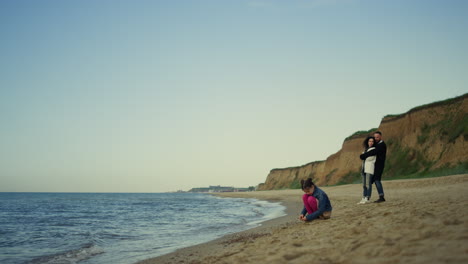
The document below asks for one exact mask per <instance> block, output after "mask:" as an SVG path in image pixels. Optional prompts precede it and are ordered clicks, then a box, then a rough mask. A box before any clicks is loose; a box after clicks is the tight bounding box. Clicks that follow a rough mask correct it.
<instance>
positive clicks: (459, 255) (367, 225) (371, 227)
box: [139, 174, 468, 264]
mask: <svg viewBox="0 0 468 264" xmlns="http://www.w3.org/2000/svg"><path fill="white" fill-rule="evenodd" d="M383 186H384V190H385V198H386V199H387V201H386V202H384V203H379V204H376V203H370V204H365V205H358V204H356V203H357V202H358V201H359V200H360V199H361V195H362V186H361V185H360V184H351V185H343V186H333V187H323V188H322V189H323V190H324V191H325V192H326V193H327V194H328V196H329V197H330V200H331V202H332V206H333V214H332V218H331V219H329V220H315V221H312V222H310V223H303V222H301V221H299V220H298V219H297V217H298V215H299V213H300V210H301V209H302V200H301V195H302V191H300V190H281V191H261V192H248V193H222V194H219V196H225V197H247V198H257V199H262V200H270V201H279V202H282V203H283V205H285V206H286V208H287V209H286V213H287V215H286V216H284V217H280V218H277V219H273V220H270V221H267V222H264V223H263V224H262V226H260V227H257V228H254V229H250V230H247V231H244V232H240V233H236V234H232V235H227V236H225V237H222V238H220V239H217V240H214V241H211V242H208V243H204V244H200V245H196V246H193V247H189V248H185V249H180V250H178V251H176V252H174V253H170V254H167V255H164V256H160V257H157V258H152V259H148V260H145V261H141V262H139V263H142V264H155V263H171V264H175V263H190V264H198V263H199V264H202V263H203V264H204V263H226V264H228V263H229V264H231V263H243V264H244V263H278V264H279V263H389V264H390V263H468V174H463V175H453V176H446V177H439V178H428V179H415V180H395V181H384V182H383ZM376 196H377V194H376V190H375V186H374V188H373V198H372V199H371V200H375V199H376Z"/></svg>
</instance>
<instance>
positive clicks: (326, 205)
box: [301, 186, 332, 221]
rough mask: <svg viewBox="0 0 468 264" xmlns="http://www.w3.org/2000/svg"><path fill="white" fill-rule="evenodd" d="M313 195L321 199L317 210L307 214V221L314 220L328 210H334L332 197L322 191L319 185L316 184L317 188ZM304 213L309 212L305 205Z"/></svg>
mask: <svg viewBox="0 0 468 264" xmlns="http://www.w3.org/2000/svg"><path fill="white" fill-rule="evenodd" d="M312 196H314V197H315V199H317V200H318V201H319V203H318V208H317V211H315V212H313V213H312V214H309V215H307V216H306V218H307V221H312V220H314V219H316V218H318V217H319V216H320V215H322V214H323V213H324V212H328V211H331V210H332V206H331V202H330V199H328V195H327V194H326V193H325V192H324V191H322V189H320V188H319V187H317V186H315V190H314V192H313V193H312ZM301 214H302V215H306V214H307V209H306V208H305V207H304V209H302V212H301Z"/></svg>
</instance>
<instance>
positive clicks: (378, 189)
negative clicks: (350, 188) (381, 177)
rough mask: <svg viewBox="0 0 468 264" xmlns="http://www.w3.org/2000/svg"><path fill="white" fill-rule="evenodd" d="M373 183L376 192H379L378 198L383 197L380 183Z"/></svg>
mask: <svg viewBox="0 0 468 264" xmlns="http://www.w3.org/2000/svg"><path fill="white" fill-rule="evenodd" d="M374 183H375V187H376V188H377V192H379V196H384V192H383V187H382V183H381V182H380V181H374Z"/></svg>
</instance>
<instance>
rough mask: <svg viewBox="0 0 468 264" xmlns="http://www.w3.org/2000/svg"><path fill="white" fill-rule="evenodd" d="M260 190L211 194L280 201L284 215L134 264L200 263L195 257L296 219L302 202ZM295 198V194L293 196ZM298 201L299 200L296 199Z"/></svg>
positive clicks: (201, 256) (298, 192)
mask: <svg viewBox="0 0 468 264" xmlns="http://www.w3.org/2000/svg"><path fill="white" fill-rule="evenodd" d="M288 191H290V192H294V194H296V193H297V194H298V195H300V194H301V192H302V191H301V190H288ZM258 193H264V191H260V192H236V193H213V194H211V195H214V196H218V197H226V198H252V199H258V200H263V201H268V202H272V203H278V202H279V203H281V205H282V206H284V207H285V209H284V211H285V215H284V216H280V217H277V218H273V219H269V220H266V221H264V222H261V223H260V226H257V227H253V228H250V229H247V230H244V231H241V232H236V233H233V234H227V235H224V236H222V237H220V238H216V239H214V240H211V241H208V242H204V243H201V244H197V245H193V246H189V247H185V248H181V249H177V250H175V251H174V252H171V253H168V254H164V255H161V256H158V257H154V258H149V259H145V260H142V261H138V262H136V264H156V263H201V262H197V261H196V260H195V259H197V258H204V257H208V256H209V255H210V254H212V253H213V252H216V251H220V250H223V249H225V248H226V247H227V245H229V244H230V243H232V242H235V243H236V242H242V241H248V240H250V239H255V238H256V237H261V236H265V234H267V233H271V232H272V229H273V228H275V227H278V226H281V227H283V226H287V225H289V224H290V223H292V222H297V221H296V214H297V215H298V214H299V212H300V210H302V204H299V203H297V202H296V201H291V200H290V199H284V198H281V197H277V196H276V195H275V196H271V197H270V196H268V197H270V198H269V199H265V198H263V195H260V197H261V198H259V197H258V196H259V195H257V194H258ZM249 194H250V195H249ZM294 197H295V198H297V195H295V196H294ZM299 198H300V197H299ZM298 201H300V200H298Z"/></svg>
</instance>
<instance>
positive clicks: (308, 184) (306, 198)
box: [299, 178, 332, 222]
mask: <svg viewBox="0 0 468 264" xmlns="http://www.w3.org/2000/svg"><path fill="white" fill-rule="evenodd" d="M301 186H302V191H304V195H303V196H302V201H303V202H304V209H302V212H301V215H299V219H300V220H301V221H304V222H308V221H312V220H314V219H316V218H320V219H329V218H330V217H331V211H332V206H331V203H330V200H329V199H328V196H327V194H326V193H325V192H324V191H322V189H320V188H319V187H317V186H315V185H314V183H313V182H312V178H308V179H307V180H305V181H304V180H301Z"/></svg>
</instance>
